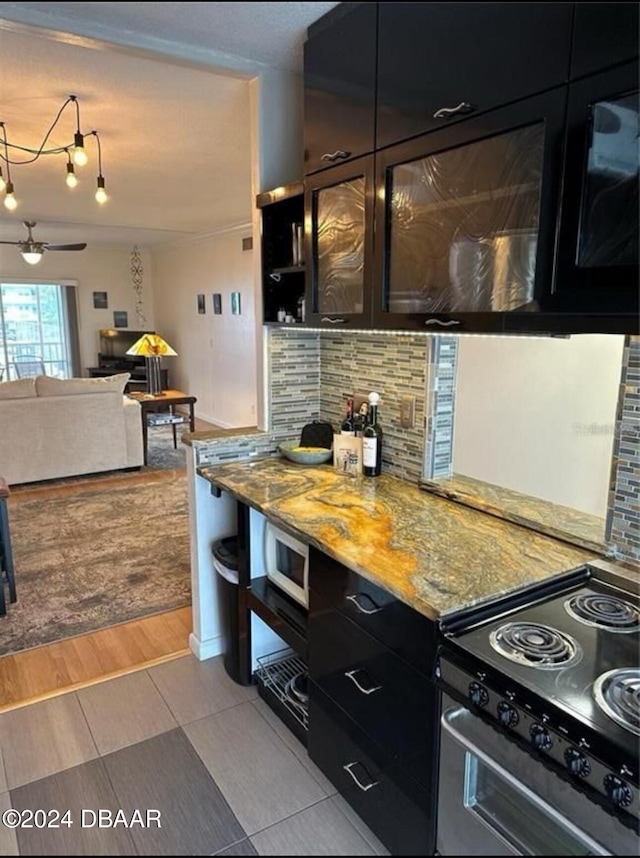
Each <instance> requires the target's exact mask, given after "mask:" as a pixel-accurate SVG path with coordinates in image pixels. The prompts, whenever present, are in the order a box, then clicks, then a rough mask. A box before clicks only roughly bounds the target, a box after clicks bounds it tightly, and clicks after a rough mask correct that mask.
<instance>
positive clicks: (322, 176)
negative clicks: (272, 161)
mask: <svg viewBox="0 0 640 858" xmlns="http://www.w3.org/2000/svg"><path fill="white" fill-rule="evenodd" d="M373 163H374V162H373V156H371V155H369V156H365V157H364V158H358V159H356V160H355V161H350V162H349V163H347V164H341V165H340V166H337V167H333V168H332V169H331V170H324V171H322V172H320V173H316V174H314V175H313V176H307V177H306V179H305V223H306V224H308V225H309V227H310V229H309V231H308V232H307V233H306V234H305V241H306V258H307V260H308V266H307V268H308V276H307V301H306V306H307V323H308V324H311V325H313V326H314V327H316V326H321V327H335V328H344V327H350V328H362V327H367V326H368V325H370V324H371V298H372V276H373V213H374V200H373V196H374V194H373V182H374V174H373Z"/></svg>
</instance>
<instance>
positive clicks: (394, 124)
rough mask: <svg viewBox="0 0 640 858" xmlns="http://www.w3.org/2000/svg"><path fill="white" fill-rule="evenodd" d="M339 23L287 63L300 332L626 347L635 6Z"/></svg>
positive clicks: (385, 10)
mask: <svg viewBox="0 0 640 858" xmlns="http://www.w3.org/2000/svg"><path fill="white" fill-rule="evenodd" d="M342 6H344V7H345V9H344V10H342V14H340V15H337V16H336V15H333V13H330V14H329V16H326V18H325V19H321V21H320V22H318V23H317V25H314V28H312V30H313V32H312V31H310V38H309V41H308V42H307V48H306V54H305V56H306V70H307V71H306V74H305V91H306V93H307V101H306V104H307V113H306V115H305V126H306V131H305V134H306V139H307V153H306V154H307V167H308V173H307V176H306V178H305V181H304V186H305V241H306V245H305V246H306V260H307V266H308V277H307V284H306V285H307V299H306V304H307V309H308V310H309V312H308V313H307V322H309V321H313V323H315V324H324V325H334V326H346V325H351V326H354V327H355V326H356V325H357V326H358V327H361V326H364V327H367V326H369V327H371V326H373V327H375V328H393V329H399V330H405V329H414V330H416V329H418V330H443V329H446V330H451V331H469V332H472V331H478V332H481V331H496V332H499V331H520V332H526V331H530V332H548V333H567V334H568V333H580V332H585V333H587V332H590V333H638V328H639V318H640V317H639V316H638V292H639V291H640V290H639V288H638V286H639V284H638V145H637V140H638V133H639V130H638V106H637V105H638V81H637V77H638V71H637V54H638V21H637V17H638V16H637V9H638V7H637V4H624V3H623V4H619V3H608V4H597V3H593V4H589V3H576V4H571V3H362V4H340V6H339V7H338V9H341V7H342ZM332 15H333V17H332ZM376 24H377V26H376ZM374 44H377V46H378V53H377V60H376V59H375V50H373V49H372V45H374ZM331 45H333V52H332V50H331V49H330V46H331ZM322 46H324V47H322ZM321 47H322V50H321ZM630 57H631V59H629V58H630ZM312 59H313V63H312V62H311V61H312ZM351 64H353V66H354V68H353V70H352V72H349V71H348V69H349V67H350V65H351ZM363 64H364V65H363ZM365 67H366V69H367V74H363V69H364V68H365ZM372 69H377V71H376V72H372ZM336 70H340V74H339V75H338V74H335V72H336ZM312 71H313V73H311V72H312ZM349 74H351V77H350V78H349ZM347 78H349V80H350V83H351V85H350V86H347V85H346V83H345V81H346V79H347ZM321 79H324V80H333V81H334V84H333V87H332V89H333V95H332V96H331V97H330V96H329V95H328V93H329V91H330V88H329V87H325V88H324V90H323V89H321V88H320V87H319V86H318V85H317V81H318V80H321ZM338 80H341V81H342V83H341V84H340V85H338V83H337V81H338ZM364 82H366V86H364V85H363V83H364ZM340 92H341V93H343V94H344V93H349V94H350V95H351V96H353V99H352V100H351V101H350V100H349V99H347V98H343V97H338V93H340ZM372 92H377V109H376V110H375V111H374V110H373V106H372V105H373V102H372V101H371V93H372ZM365 93H368V95H367V96H366V97H365ZM334 96H335V97H334ZM356 96H363V97H362V98H357V97H356ZM320 104H322V105H323V110H324V112H322V111H321V110H320V108H319V105H320ZM374 113H375V116H376V122H375V129H376V131H375V135H374V134H373V132H372V124H371V123H372V116H373V115H374ZM320 115H321V116H322V122H321V123H319V121H318V117H319V116H320ZM362 117H365V118H364V121H362ZM351 134H353V135H355V136H353V137H350V136H349V135H351ZM358 134H359V135H360V136H357V135H358ZM320 140H322V145H317V143H318V141H320ZM314 147H315V148H314ZM357 156H359V157H357ZM327 164H328V165H329V166H326V165H327Z"/></svg>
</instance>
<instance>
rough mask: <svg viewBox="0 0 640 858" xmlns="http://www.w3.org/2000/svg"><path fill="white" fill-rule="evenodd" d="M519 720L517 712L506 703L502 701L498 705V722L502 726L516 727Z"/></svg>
mask: <svg viewBox="0 0 640 858" xmlns="http://www.w3.org/2000/svg"><path fill="white" fill-rule="evenodd" d="M519 720H520V716H519V715H518V710H517V709H514V707H513V706H512V705H511V704H510V703H506V702H505V701H504V700H501V701H500V703H498V721H500V723H501V724H504V726H505V727H517V726H518V721H519Z"/></svg>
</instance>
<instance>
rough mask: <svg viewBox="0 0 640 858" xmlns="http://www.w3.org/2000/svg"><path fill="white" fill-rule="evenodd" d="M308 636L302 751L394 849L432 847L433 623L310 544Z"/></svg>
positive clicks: (429, 850)
mask: <svg viewBox="0 0 640 858" xmlns="http://www.w3.org/2000/svg"><path fill="white" fill-rule="evenodd" d="M308 640H309V649H308V652H309V679H310V684H309V736H308V751H309V756H310V757H311V759H312V760H314V762H315V763H316V765H318V766H319V767H320V769H322V771H323V772H324V773H325V775H326V776H327V777H328V778H329V779H330V780H331V781H332V783H333V784H334V785H335V786H336V787H337V788H338V790H339V791H340V793H341V794H342V795H343V796H344V798H345V799H346V800H347V801H348V802H349V803H350V804H351V805H352V807H353V808H354V809H355V810H356V811H357V813H359V814H360V816H361V817H362V818H363V820H364V821H365V822H366V823H367V824H368V825H369V826H370V828H371V829H372V830H373V831H374V832H375V833H376V834H377V836H378V837H379V838H380V839H381V840H382V842H383V843H384V844H385V846H386V847H387V848H388V849H389V850H390V852H391V853H392V854H393V855H430V854H433V848H434V843H435V840H434V838H435V808H436V777H437V755H438V739H437V737H438V718H439V702H438V701H439V695H438V692H437V689H436V687H435V685H434V682H433V679H434V665H435V652H436V645H437V627H436V624H435V623H433V622H431V621H430V620H428V619H427V618H426V617H424V616H422V615H421V614H419V613H418V612H417V611H414V610H413V609H412V608H410V607H409V606H407V605H406V604H404V603H402V602H400V601H399V600H398V599H396V598H395V597H394V596H393V595H392V594H390V593H388V592H387V591H385V590H382V589H381V588H379V587H377V586H376V585H374V584H372V583H370V582H368V581H367V580H366V579H364V578H362V577H361V576H360V575H358V574H356V573H354V572H352V571H350V570H348V569H347V568H346V567H344V566H342V565H341V564H340V563H338V562H337V561H335V560H333V559H332V558H330V557H328V556H327V555H326V554H324V553H323V552H321V551H318V550H316V549H314V548H313V547H311V549H310V554H309V621H308Z"/></svg>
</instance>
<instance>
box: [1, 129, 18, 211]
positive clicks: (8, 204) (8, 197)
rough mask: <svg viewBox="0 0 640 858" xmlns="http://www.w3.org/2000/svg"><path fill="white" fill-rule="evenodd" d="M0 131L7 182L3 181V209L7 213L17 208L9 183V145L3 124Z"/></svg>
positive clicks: (11, 186) (10, 183) (11, 184)
mask: <svg viewBox="0 0 640 858" xmlns="http://www.w3.org/2000/svg"><path fill="white" fill-rule="evenodd" d="M0 129H1V130H2V142H3V144H4V160H5V162H6V164H7V181H6V182H5V181H4V178H3V182H2V183H3V185H4V192H5V196H4V205H5V208H7V209H9V211H13V210H14V209H16V208H17V206H18V203H17V201H16V197H15V194H14V192H13V182H12V181H11V162H10V161H9V144H8V143H7V129H6V128H5V127H4V122H0Z"/></svg>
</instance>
